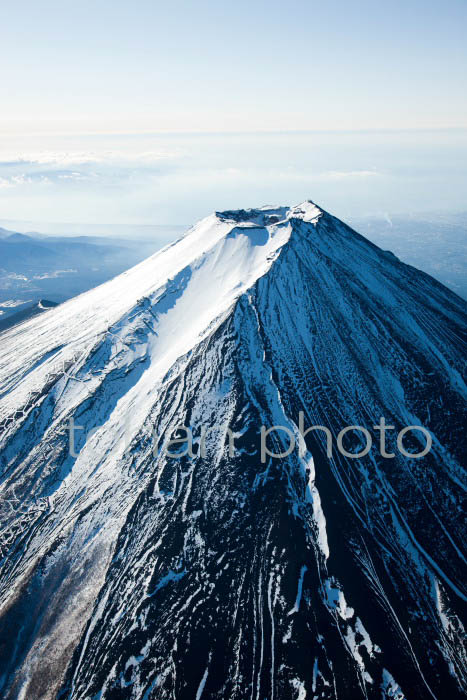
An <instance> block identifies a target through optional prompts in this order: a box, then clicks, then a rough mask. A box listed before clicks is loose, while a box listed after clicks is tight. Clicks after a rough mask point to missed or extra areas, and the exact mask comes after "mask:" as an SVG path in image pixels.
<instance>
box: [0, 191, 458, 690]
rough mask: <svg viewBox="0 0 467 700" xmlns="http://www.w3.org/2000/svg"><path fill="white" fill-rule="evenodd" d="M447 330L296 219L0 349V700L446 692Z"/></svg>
mask: <svg viewBox="0 0 467 700" xmlns="http://www.w3.org/2000/svg"><path fill="white" fill-rule="evenodd" d="M466 317H467V316H466V304H465V302H463V300H462V299H460V298H459V297H457V296H456V295H455V294H453V293H452V292H450V291H449V290H448V289H446V288H445V287H443V286H442V285H441V284H440V283H438V282H436V281H435V280H434V279H432V278H431V277H429V276H428V275H426V274H424V273H421V272H419V271H417V270H416V269H414V268H412V267H410V266H407V265H404V264H402V263H401V262H400V261H399V260H398V259H397V258H396V257H395V256H393V255H392V254H390V253H387V252H383V251H382V250H380V249H379V248H377V247H376V246H374V245H373V244H371V243H370V242H369V241H367V240H366V239H364V238H363V237H361V236H360V235H359V234H357V233H355V232H354V231H353V230H351V229H350V228H348V227H347V226H346V225H344V224H343V223H342V222H340V221H339V220H337V219H335V218H334V217H332V216H330V215H329V214H327V213H325V212H323V211H322V210H321V209H319V208H318V207H316V206H315V205H314V204H312V203H311V202H305V203H304V204H302V205H300V206H298V207H293V208H286V207H283V208H278V209H259V210H247V211H244V210H241V211H232V212H223V213H218V214H215V215H213V216H211V217H208V218H207V219H204V220H203V221H201V222H200V223H199V224H198V225H197V226H195V227H194V228H193V229H191V230H190V231H189V232H188V234H186V235H185V236H184V237H183V238H181V239H180V240H179V241H178V242H176V243H175V244H173V245H171V246H168V247H167V248H165V249H164V250H162V251H160V252H159V253H157V254H156V255H154V256H153V257H152V258H149V259H148V260H146V261H145V262H143V263H141V264H140V265H138V266H137V267H135V268H133V269H132V270H129V271H128V272H126V273H124V274H123V275H121V276H119V277H117V278H115V279H114V280H112V281H111V282H108V283H106V284H104V285H102V286H101V287H98V288H96V289H94V290H92V291H90V292H88V293H86V294H84V295H81V296H80V297H79V298H76V299H72V300H70V301H69V302H66V303H65V304H63V305H61V306H59V307H57V308H56V309H52V310H50V311H48V312H47V313H46V314H44V315H42V316H39V317H37V318H35V319H32V320H31V321H28V322H27V323H25V324H22V325H21V326H19V327H17V328H13V329H11V330H9V331H7V332H5V333H4V334H3V336H2V339H1V340H2V354H1V358H0V421H1V422H2V423H1V425H2V437H1V457H0V468H1V479H2V481H1V489H2V497H3V505H2V513H1V516H2V532H1V540H0V546H1V551H2V567H1V572H0V585H1V588H0V591H1V608H0V644H1V646H0V655H1V668H2V670H3V676H2V680H1V683H2V691H1V692H2V694H3V696H4V697H5V698H20V697H21V698H28V700H29V699H33V700H34V699H36V698H37V699H39V698H69V699H70V700H71V699H77V698H80V699H83V700H84V698H95V699H97V698H98V699H99V700H104V699H106V698H108V699H112V700H114V699H120V698H121V699H127V698H128V699H130V698H131V699H135V700H136V699H138V700H143V699H144V700H151V699H153V698H154V699H157V700H159V699H163V700H165V699H166V698H167V699H168V698H177V700H185V698H187V699H188V698H190V699H193V698H196V700H200V699H202V700H204V699H207V698H212V699H214V698H215V699H216V700H221V699H224V698H232V699H235V700H237V699H238V700H244V699H245V698H254V699H257V700H264V698H268V700H288V699H289V698H290V699H292V698H293V699H298V700H304V699H305V698H339V699H348V700H356V699H357V698H378V699H380V698H383V699H384V698H399V700H402V699H403V698H408V699H410V700H413V699H414V698H415V699H418V698H420V699H422V698H438V699H439V700H444V698H448V697H449V698H450V699H451V698H461V697H464V693H465V690H466V688H467V680H466V677H465V668H466V664H465V661H466V659H465V649H464V647H463V639H464V633H463V627H462V622H461V621H462V619H463V617H464V616H465V603H466V592H465V580H466V576H465V566H464V565H465V559H464V554H463V551H464V532H463V529H462V528H463V521H462V509H463V501H462V496H463V493H464V491H463V484H464V483H465V482H464V473H463V471H462V467H461V460H462V456H463V454H464V453H463V445H462V439H463V409H464V406H465V397H466V388H465V384H464V382H463V378H462V369H463V350H464V346H463V338H465V330H466V323H465V322H466ZM18 349H20V351H19V350H18ZM301 412H303V421H304V426H303V427H305V428H307V427H309V426H312V425H321V426H326V427H328V428H329V430H330V431H331V434H332V436H333V438H334V439H333V446H332V447H333V449H332V454H331V455H328V454H327V451H329V450H327V445H326V434H325V432H324V431H323V430H315V431H311V432H309V433H308V435H307V436H306V438H305V439H303V438H302V437H301V436H300V434H299V428H300V420H299V417H300V413H301ZM380 417H384V418H385V420H386V423H387V424H388V425H392V426H395V429H393V430H388V432H387V436H386V450H387V454H394V456H393V457H391V458H388V457H386V458H385V457H383V456H382V455H381V453H380V449H379V445H378V442H379V433H378V432H376V431H375V430H374V428H373V426H375V425H377V424H378V423H379V421H380ZM71 419H72V420H73V421H74V423H75V425H76V426H80V427H79V430H73V431H70V430H67V428H66V425H67V424H68V422H69V421H70V420H71ZM358 425H359V426H364V427H365V428H367V429H368V430H369V432H370V433H371V434H372V436H373V446H372V448H371V449H370V451H369V452H368V454H366V455H364V456H362V457H360V458H358V459H355V458H352V456H345V455H344V454H342V452H339V450H338V449H337V445H336V441H335V436H337V434H338V433H339V431H340V430H341V429H343V428H345V427H346V426H358ZM414 425H417V426H424V427H425V428H426V429H428V430H429V431H430V433H431V434H432V439H433V444H432V448H431V450H430V451H429V452H428V453H427V454H426V455H425V456H424V457H422V458H420V459H413V458H409V457H407V456H404V454H403V452H402V451H401V450H400V447H399V446H398V445H397V444H396V435H397V433H398V431H399V430H401V429H402V428H403V427H405V426H414ZM180 426H190V427H191V429H192V433H193V453H192V455H189V454H186V455H185V456H182V455H181V454H179V455H177V456H175V457H174V456H170V455H168V454H167V452H166V451H164V450H160V449H159V448H160V446H161V443H162V442H163V440H164V439H168V438H169V437H170V436H173V435H174V432H175V431H177V428H178V435H179V437H180V436H181V435H182V434H183V431H182V430H181V429H180ZM261 426H266V427H271V426H283V428H285V429H286V431H287V432H286V431H285V430H280V431H279V430H276V431H274V432H272V433H271V434H270V435H269V438H268V448H269V451H274V452H275V453H279V452H281V451H282V452H284V451H287V447H288V446H289V441H290V440H291V439H292V437H293V438H294V440H295V441H296V448H295V449H294V450H292V451H291V452H290V454H289V455H288V456H287V457H284V458H282V459H280V458H274V457H271V456H269V455H267V454H266V455H263V457H264V459H262V455H261V454H260V438H259V432H260V429H261ZM228 430H230V431H231V435H233V436H234V448H233V449H232V445H231V444H230V443H229V432H228ZM91 431H92V433H91ZM185 436H186V435H185ZM362 437H363V435H362V433H361V432H357V431H349V433H348V434H347V435H346V437H345V439H344V443H343V444H344V448H345V450H346V452H347V453H349V452H350V453H352V452H354V453H355V452H360V451H362V450H363V448H364V446H365V441H364V440H363V444H362ZM424 445H425V437H423V436H421V433H420V432H415V431H411V432H410V433H408V434H407V435H406V437H405V438H404V446H405V450H406V451H408V452H420V451H422V450H423V447H424ZM186 446H187V441H184V442H183V443H180V444H178V445H177V448H178V449H179V450H180V452H184V451H186V450H184V449H183V448H186ZM171 451H172V452H175V451H176V448H175V447H174V446H172V447H171Z"/></svg>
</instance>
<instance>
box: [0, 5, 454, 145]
mask: <svg viewBox="0 0 467 700" xmlns="http://www.w3.org/2000/svg"><path fill="white" fill-rule="evenodd" d="M466 27H467V2H466V0H447V1H446V0H445V1H444V2H442V1H441V0H424V1H422V0H404V1H401V0H391V2H386V3H384V2H374V0H371V1H370V0H354V2H346V1H344V0H326V2H325V1H324V0H320V1H319V2H317V1H316V0H309V1H308V2H307V1H305V0H289V2H287V3H285V2H278V1H277V0H267V1H266V0H236V1H235V2H229V3H227V2H219V1H218V0H216V1H214V0H199V1H197V2H194V1H193V0H192V1H190V2H186V1H180V0H179V1H178V2H177V1H176V2H161V1H160V0H133V1H132V2H129V1H128V0H125V1H122V0H80V1H79V2H76V0H41V1H40V2H37V0H16V2H14V3H13V2H9V3H6V2H5V3H2V5H1V9H0V59H1V60H0V66H1V72H2V76H1V85H2V106H1V111H0V130H3V132H4V133H5V132H10V130H22V129H24V128H27V129H34V130H37V131H43V130H47V131H49V130H59V131H68V130H75V131H76V130H77V131H82V130H86V131H89V130H90V131H94V130H96V131H104V132H108V131H125V132H127V131H141V130H147V131H158V130H183V131H192V130H203V131H223V130H263V129H264V130H269V129H287V130H288V129H292V130H294V129H372V128H433V127H453V126H467V90H466V77H465V76H466V55H467V49H466V46H467V36H466V35H467V29H466Z"/></svg>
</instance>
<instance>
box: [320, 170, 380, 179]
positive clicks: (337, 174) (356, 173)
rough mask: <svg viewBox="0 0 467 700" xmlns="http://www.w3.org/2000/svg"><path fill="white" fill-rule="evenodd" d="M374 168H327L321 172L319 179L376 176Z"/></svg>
mask: <svg viewBox="0 0 467 700" xmlns="http://www.w3.org/2000/svg"><path fill="white" fill-rule="evenodd" d="M379 174H380V173H378V172H376V170H329V171H327V172H324V173H321V174H320V176H319V178H320V180H347V179H355V178H357V179H358V178H366V177H377V176H378V175H379Z"/></svg>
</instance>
